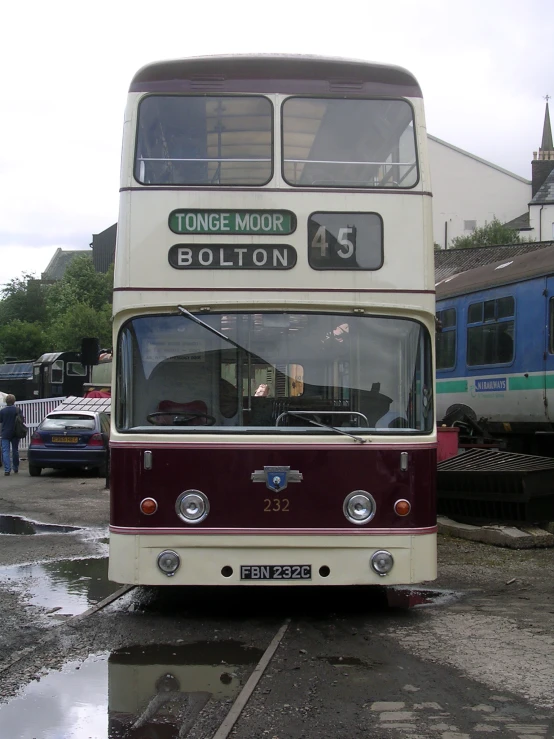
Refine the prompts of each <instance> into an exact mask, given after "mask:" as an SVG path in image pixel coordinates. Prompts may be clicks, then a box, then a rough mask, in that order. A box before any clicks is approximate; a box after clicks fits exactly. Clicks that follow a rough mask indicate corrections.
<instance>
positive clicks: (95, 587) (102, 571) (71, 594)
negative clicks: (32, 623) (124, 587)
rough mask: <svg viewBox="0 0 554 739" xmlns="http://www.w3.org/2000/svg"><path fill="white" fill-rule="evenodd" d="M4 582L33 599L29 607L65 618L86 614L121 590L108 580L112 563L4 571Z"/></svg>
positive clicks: (34, 566) (45, 565)
mask: <svg viewBox="0 0 554 739" xmlns="http://www.w3.org/2000/svg"><path fill="white" fill-rule="evenodd" d="M0 582H2V583H8V584H9V586H10V587H11V586H13V587H14V588H17V589H18V590H20V591H23V592H25V593H26V594H28V595H29V603H31V604H32V605H35V606H41V607H43V608H46V609H56V613H58V614H60V615H64V616H75V615H77V614H78V613H83V611H86V610H87V608H90V607H91V606H93V605H94V604H95V603H98V602H99V601H101V600H103V599H104V598H106V597H107V596H108V595H110V594H111V593H114V592H115V591H116V590H117V589H118V588H119V587H120V586H119V585H118V584H117V583H113V582H110V581H109V580H108V559H107V557H102V558H99V559H67V560H60V561H55V562H43V563H41V564H29V565H16V566H13V567H2V568H0Z"/></svg>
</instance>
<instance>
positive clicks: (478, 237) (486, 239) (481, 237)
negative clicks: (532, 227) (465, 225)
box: [449, 216, 524, 249]
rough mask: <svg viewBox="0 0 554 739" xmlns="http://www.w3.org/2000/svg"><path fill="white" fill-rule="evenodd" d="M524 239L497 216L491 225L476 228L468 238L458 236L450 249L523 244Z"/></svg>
mask: <svg viewBox="0 0 554 739" xmlns="http://www.w3.org/2000/svg"><path fill="white" fill-rule="evenodd" d="M523 242H524V239H522V238H521V236H520V235H519V233H518V232H517V231H515V230H514V229H513V228H509V226H505V225H504V224H502V223H501V222H500V221H499V220H498V218H496V216H495V217H494V218H493V219H492V221H491V222H490V223H485V225H484V226H481V227H480V228H476V229H475V231H473V233H471V234H469V235H468V236H457V237H456V238H455V239H452V242H451V244H450V247H449V248H450V249H463V248H465V249H468V248H471V247H474V246H494V245H495V244H521V243H523Z"/></svg>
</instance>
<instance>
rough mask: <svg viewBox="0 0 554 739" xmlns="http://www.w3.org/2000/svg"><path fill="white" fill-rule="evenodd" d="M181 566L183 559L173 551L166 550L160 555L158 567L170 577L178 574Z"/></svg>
mask: <svg viewBox="0 0 554 739" xmlns="http://www.w3.org/2000/svg"><path fill="white" fill-rule="evenodd" d="M180 564H181V559H180V557H179V555H178V554H177V552H174V551H173V550H172V549H166V550H165V551H163V552H161V553H160V554H158V567H159V568H160V570H161V571H162V572H163V573H164V575H167V576H168V577H171V576H172V575H174V574H175V573H176V572H177V570H178V569H179V565H180Z"/></svg>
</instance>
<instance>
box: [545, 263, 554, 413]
mask: <svg viewBox="0 0 554 739" xmlns="http://www.w3.org/2000/svg"><path fill="white" fill-rule="evenodd" d="M543 294H544V295H545V296H546V297H545V313H546V316H545V326H546V331H545V332H544V336H545V346H544V353H543V358H544V372H543V387H542V391H543V402H544V409H545V416H546V420H547V421H550V423H554V277H547V278H546V289H545V291H544V293H543Z"/></svg>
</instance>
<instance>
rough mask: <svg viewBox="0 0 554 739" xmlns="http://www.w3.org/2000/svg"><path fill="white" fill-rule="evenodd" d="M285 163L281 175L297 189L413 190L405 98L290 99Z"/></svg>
mask: <svg viewBox="0 0 554 739" xmlns="http://www.w3.org/2000/svg"><path fill="white" fill-rule="evenodd" d="M283 160H284V161H283V176H284V178H285V180H286V181H287V182H288V183H289V184H290V185H294V186H296V187H313V186H316V187H378V188H383V187H387V188H408V187H414V186H415V185H416V184H417V181H418V168H417V159H416V145H415V134H414V124H413V110H412V107H411V105H410V104H409V103H408V102H406V101H405V100H345V99H333V98H326V99H316V98H301V97H295V98H289V99H288V100H286V101H285V102H284V104H283Z"/></svg>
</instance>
